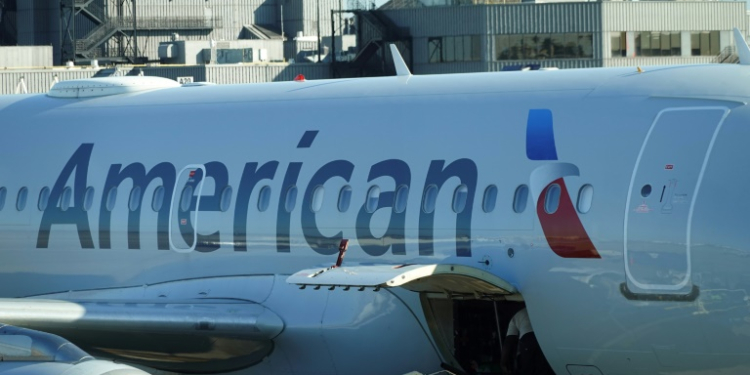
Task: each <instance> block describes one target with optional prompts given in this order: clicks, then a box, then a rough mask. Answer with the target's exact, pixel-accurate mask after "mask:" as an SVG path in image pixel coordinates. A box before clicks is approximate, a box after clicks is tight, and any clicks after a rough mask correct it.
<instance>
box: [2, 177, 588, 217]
mask: <svg viewBox="0 0 750 375" xmlns="http://www.w3.org/2000/svg"><path fill="white" fill-rule="evenodd" d="M438 191H439V188H438V187H437V185H429V186H427V188H425V192H424V198H423V200H422V211H424V212H425V213H428V214H431V213H433V212H434V211H435V205H436V202H437V196H438ZM324 193H325V189H324V188H323V186H322V185H320V186H317V187H316V188H315V189H314V190H313V193H312V200H311V203H310V210H311V211H313V212H318V211H320V209H321V208H322V207H323V196H324ZM497 193H498V189H497V186H495V185H490V186H488V187H487V188H486V189H485V190H484V196H483V198H482V210H483V211H484V212H487V213H490V212H492V211H494V210H495V206H496V203H497ZM561 193H562V189H561V187H560V185H558V184H552V185H550V186H549V187H548V188H547V192H546V194H545V197H544V211H545V212H547V213H548V214H553V213H555V212H557V209H558V207H559V205H560V195H561ZM193 194H194V190H193V187H192V186H191V185H188V186H185V188H184V189H183V190H182V194H181V196H180V203H179V207H180V210H182V211H183V212H186V211H189V210H191V206H192V203H193ZM28 195H29V189H28V188H26V187H22V188H21V189H20V190H19V191H18V197H17V199H16V209H17V210H18V211H23V210H24V209H25V208H26V200H27V198H28ZM6 196H7V189H6V188H5V187H0V211H1V210H2V209H3V208H4V207H5V198H6ZM408 196H409V188H408V187H407V186H406V185H401V186H399V187H398V188H397V189H396V192H395V194H394V198H393V211H394V212H395V213H403V212H404V211H405V210H406V203H407V200H408ZM468 196H469V188H468V187H467V186H466V185H465V184H461V185H459V186H458V187H457V188H456V190H454V192H453V203H452V209H453V211H454V212H455V213H461V212H463V211H464V209H465V208H466V203H467V200H468ZM593 197H594V187H593V186H591V185H588V184H587V185H584V186H582V187H581V189H580V190H579V191H578V199H577V204H576V209H577V210H578V212H579V213H582V214H585V213H588V212H589V210H591V204H592V201H593ZM49 198H50V189H49V188H48V187H44V188H42V190H41V191H40V193H39V200H38V201H37V207H38V208H39V210H40V211H44V210H45V209H47V205H48V204H49ZM351 198H352V188H351V186H349V185H346V186H344V187H342V188H341V190H340V191H339V195H338V203H337V208H338V210H339V211H340V212H346V211H347V210H349V207H350V206H351ZM72 200H73V190H72V189H71V188H70V187H65V188H64V189H63V191H62V194H60V197H59V199H58V202H57V206H58V207H60V209H61V210H63V211H66V210H67V209H68V208H70V206H71V202H72ZM528 200H529V187H528V186H526V185H521V186H519V187H518V188H516V191H515V193H514V195H513V211H514V212H516V213H522V212H524V211H525V210H526V206H527V203H528ZM116 201H117V188H116V187H112V188H110V189H109V191H108V192H107V198H106V200H105V202H104V207H105V208H106V210H107V211H112V210H113V209H114V208H115V203H116ZM141 201H142V190H141V187H140V186H135V187H133V189H132V190H131V191H130V197H129V199H128V208H129V209H130V211H136V210H138V209H139V208H140V204H141ZM231 202H232V188H231V187H230V186H227V187H225V188H224V190H223V191H222V193H221V197H220V199H219V209H220V210H221V211H222V212H226V211H227V210H229V206H230V205H231ZM296 202H297V187H296V186H291V187H289V188H288V189H287V191H286V195H285V199H284V208H285V209H286V211H287V212H292V211H293V210H294V207H295V205H296ZM93 203H94V188H93V187H91V186H89V187H88V188H87V189H86V192H85V193H84V196H83V209H84V210H85V211H89V210H90V209H91V207H92V205H93ZM163 205H164V186H158V187H157V188H156V189H154V193H153V197H152V200H151V209H152V210H154V211H157V212H158V211H160V210H161V209H162V207H163ZM270 205H271V187H270V186H268V185H266V186H263V187H262V188H261V189H260V191H259V192H258V205H257V207H258V211H260V212H265V211H266V210H268V208H269V206H270ZM379 205H380V187H379V186H378V185H373V186H371V187H370V189H369V190H368V191H367V195H366V198H365V207H364V208H365V211H367V212H368V213H373V212H375V211H376V210H377V209H378V207H380V206H379ZM193 209H194V208H193Z"/></svg>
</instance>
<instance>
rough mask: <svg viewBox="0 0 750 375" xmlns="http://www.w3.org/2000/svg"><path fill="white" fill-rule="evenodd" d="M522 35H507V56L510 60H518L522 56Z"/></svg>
mask: <svg viewBox="0 0 750 375" xmlns="http://www.w3.org/2000/svg"><path fill="white" fill-rule="evenodd" d="M522 39H523V36H522V35H508V45H509V46H510V47H509V48H510V50H509V52H510V53H509V56H508V58H509V59H510V60H519V59H521V58H522V57H521V56H522V51H521V48H522Z"/></svg>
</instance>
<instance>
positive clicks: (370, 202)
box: [365, 185, 380, 213]
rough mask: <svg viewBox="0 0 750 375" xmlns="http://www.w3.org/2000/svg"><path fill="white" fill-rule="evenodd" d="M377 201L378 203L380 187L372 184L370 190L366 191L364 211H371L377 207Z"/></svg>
mask: <svg viewBox="0 0 750 375" xmlns="http://www.w3.org/2000/svg"><path fill="white" fill-rule="evenodd" d="M378 203H380V187H379V186H378V185H373V186H372V187H371V188H370V190H368V191H367V201H366V202H365V211H367V212H369V213H373V212H375V211H376V210H377V209H378Z"/></svg>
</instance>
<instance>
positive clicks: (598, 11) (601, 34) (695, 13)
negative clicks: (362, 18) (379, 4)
mask: <svg viewBox="0 0 750 375" xmlns="http://www.w3.org/2000/svg"><path fill="white" fill-rule="evenodd" d="M383 13H384V14H386V15H387V16H388V17H389V18H390V19H391V20H392V21H393V22H394V23H395V24H397V25H398V26H400V27H404V28H408V29H409V30H410V34H411V37H412V46H413V47H412V48H413V56H412V65H413V69H414V71H415V73H417V74H436V73H458V72H483V71H497V70H503V69H504V68H507V67H509V66H518V65H530V64H531V65H539V66H541V67H557V68H561V69H566V68H586V67H602V66H647V65H664V64H693V63H709V62H721V61H722V60H723V59H726V58H728V57H730V56H731V55H732V54H733V49H732V46H733V44H734V40H733V38H732V29H733V28H735V27H737V28H739V29H740V30H741V31H742V32H743V34H745V33H746V32H747V15H746V11H745V3H744V2H734V1H733V2H725V1H717V2H713V1H712V2H682V1H679V2H676V1H667V2H652V1H642V2H630V1H629V2H619V1H604V2H567V3H562V2H560V3H557V2H556V3H541V4H540V3H516V4H502V5H486V4H481V5H460V6H459V5H453V6H420V7H413V8H408V7H404V8H400V9H384V10H383Z"/></svg>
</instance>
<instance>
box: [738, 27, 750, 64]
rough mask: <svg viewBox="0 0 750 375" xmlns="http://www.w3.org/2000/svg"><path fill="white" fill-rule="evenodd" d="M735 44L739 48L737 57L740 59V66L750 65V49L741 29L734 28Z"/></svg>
mask: <svg viewBox="0 0 750 375" xmlns="http://www.w3.org/2000/svg"><path fill="white" fill-rule="evenodd" d="M734 44H735V46H736V47H737V55H739V57H740V65H750V47H748V46H747V42H745V38H744V37H743V36H742V32H740V29H738V28H736V27H735V28H734Z"/></svg>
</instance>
